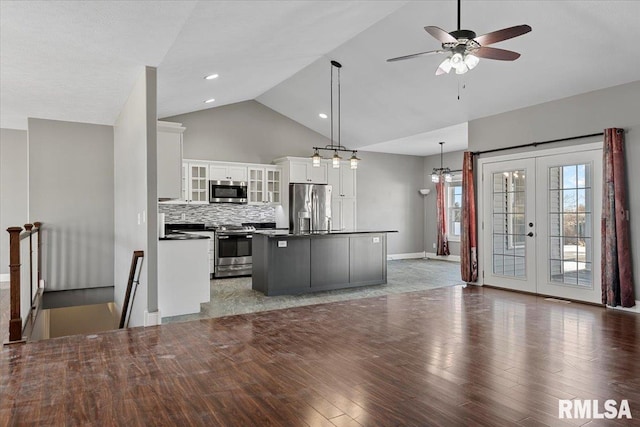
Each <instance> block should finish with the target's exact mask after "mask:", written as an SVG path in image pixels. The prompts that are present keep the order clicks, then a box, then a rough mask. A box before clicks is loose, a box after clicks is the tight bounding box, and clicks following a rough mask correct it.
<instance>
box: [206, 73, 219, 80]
mask: <svg viewBox="0 0 640 427" xmlns="http://www.w3.org/2000/svg"><path fill="white" fill-rule="evenodd" d="M217 78H218V75H217V74H209V75H208V76H207V77H205V79H206V80H213V79H217Z"/></svg>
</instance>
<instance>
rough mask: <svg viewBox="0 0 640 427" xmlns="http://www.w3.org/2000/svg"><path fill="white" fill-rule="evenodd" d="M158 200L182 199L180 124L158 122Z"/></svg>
mask: <svg viewBox="0 0 640 427" xmlns="http://www.w3.org/2000/svg"><path fill="white" fill-rule="evenodd" d="M157 129H158V199H159V200H161V201H178V202H179V201H180V199H181V197H182V188H181V179H182V177H181V175H182V133H183V132H184V130H185V128H184V127H182V125H181V124H180V123H170V122H162V121H159V122H158V127H157Z"/></svg>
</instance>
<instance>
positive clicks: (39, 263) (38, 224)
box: [33, 221, 42, 288]
mask: <svg viewBox="0 0 640 427" xmlns="http://www.w3.org/2000/svg"><path fill="white" fill-rule="evenodd" d="M33 225H35V226H36V228H37V229H38V246H37V249H36V250H37V251H38V288H39V287H40V283H41V282H42V222H40V221H36V222H34V223H33Z"/></svg>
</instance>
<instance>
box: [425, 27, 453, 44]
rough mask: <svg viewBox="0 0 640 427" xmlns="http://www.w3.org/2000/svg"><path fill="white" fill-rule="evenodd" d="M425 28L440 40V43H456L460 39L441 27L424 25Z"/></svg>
mask: <svg viewBox="0 0 640 427" xmlns="http://www.w3.org/2000/svg"><path fill="white" fill-rule="evenodd" d="M424 30H425V31H426V32H427V33H429V34H431V35H432V36H433V37H435V38H436V40H438V41H440V43H456V42H457V41H458V39H456V38H455V37H453V36H452V35H451V34H449V33H447V32H446V31H445V30H443V29H442V28H439V27H433V26H429V27H424Z"/></svg>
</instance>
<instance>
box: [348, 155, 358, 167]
mask: <svg viewBox="0 0 640 427" xmlns="http://www.w3.org/2000/svg"><path fill="white" fill-rule="evenodd" d="M359 160H360V159H359V158H358V157H356V152H355V151H354V152H353V155H352V156H351V157H350V158H349V164H350V166H351V169H358V161H359Z"/></svg>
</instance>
